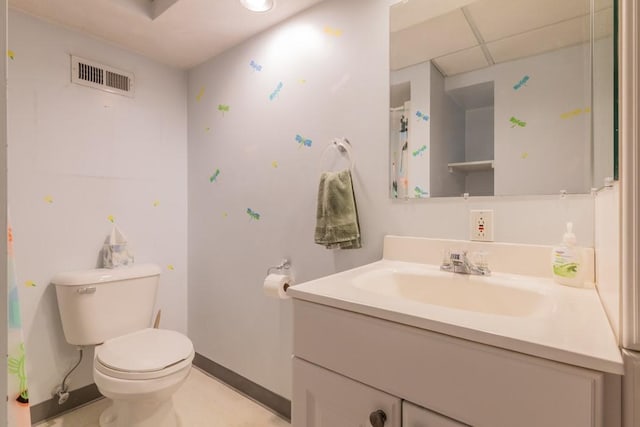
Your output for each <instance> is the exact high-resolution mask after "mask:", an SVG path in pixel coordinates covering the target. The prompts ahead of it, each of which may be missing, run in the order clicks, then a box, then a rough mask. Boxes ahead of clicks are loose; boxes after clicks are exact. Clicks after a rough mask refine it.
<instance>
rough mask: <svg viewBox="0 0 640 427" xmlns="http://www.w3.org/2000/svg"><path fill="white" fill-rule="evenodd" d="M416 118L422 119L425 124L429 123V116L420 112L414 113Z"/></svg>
mask: <svg viewBox="0 0 640 427" xmlns="http://www.w3.org/2000/svg"><path fill="white" fill-rule="evenodd" d="M416 117H418V120H420V119H422V120H424V121H425V122H426V121H429V115H428V114H424V113H423V112H422V111H420V110H418V111H416Z"/></svg>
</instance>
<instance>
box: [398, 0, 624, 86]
mask: <svg viewBox="0 0 640 427" xmlns="http://www.w3.org/2000/svg"><path fill="white" fill-rule="evenodd" d="M589 3H590V1H589V0H428V1H427V0H402V1H400V2H398V3H397V4H395V5H393V6H392V7H391V21H390V28H391V58H390V62H391V69H392V70H398V69H401V68H404V67H407V66H410V65H414V64H419V63H421V62H424V61H427V60H433V62H434V64H435V65H436V66H437V67H438V69H440V71H441V72H442V73H443V74H444V75H446V76H450V75H455V74H459V73H463V72H467V71H472V70H475V69H479V68H484V67H487V66H490V65H492V64H498V63H501V62H505V61H510V60H513V59H518V58H523V57H528V56H532V55H537V54H540V53H543V52H547V51H551V50H556V49H561V48H564V47H568V46H572V45H576V44H579V43H584V42H586V41H588V40H589V38H590V25H591V24H590V22H591V20H590V15H589ZM595 10H596V14H595V20H594V22H595V23H596V25H595V30H594V34H595V37H596V38H601V37H605V36H607V35H610V34H611V33H612V30H613V28H612V23H613V9H612V0H595Z"/></svg>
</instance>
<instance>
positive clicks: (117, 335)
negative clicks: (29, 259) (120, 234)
mask: <svg viewBox="0 0 640 427" xmlns="http://www.w3.org/2000/svg"><path fill="white" fill-rule="evenodd" d="M160 272H161V270H160V267H158V266H157V265H154V264H139V265H132V266H128V267H121V268H114V269H104V268H102V269H93V270H83V271H72V272H66V273H59V274H57V275H56V276H55V277H53V279H52V280H51V282H52V283H53V284H54V285H55V286H56V296H57V299H58V309H59V310H60V318H61V320H62V329H63V330H64V336H65V338H66V340H67V342H68V343H69V344H72V345H76V346H95V357H94V360H93V379H94V381H95V383H96V386H97V387H98V390H99V391H100V393H102V394H103V395H104V396H106V397H107V398H109V399H111V400H112V401H113V404H112V405H111V406H110V407H109V408H108V409H107V410H106V411H104V413H103V414H102V415H101V416H100V426H101V427H178V426H180V419H179V417H178V415H177V414H176V411H175V410H174V407H173V400H172V395H173V393H175V391H176V390H178V388H179V387H180V385H182V383H183V382H184V381H185V380H186V379H187V377H188V376H189V372H190V369H191V362H192V360H193V356H194V351H193V344H192V343H191V341H190V340H189V338H187V337H186V336H184V335H182V334H180V333H178V332H175V331H169V330H164V329H151V328H149V326H150V324H151V318H152V315H153V312H154V307H155V300H156V294H157V290H158V285H159V282H160ZM185 427H186V426H185Z"/></svg>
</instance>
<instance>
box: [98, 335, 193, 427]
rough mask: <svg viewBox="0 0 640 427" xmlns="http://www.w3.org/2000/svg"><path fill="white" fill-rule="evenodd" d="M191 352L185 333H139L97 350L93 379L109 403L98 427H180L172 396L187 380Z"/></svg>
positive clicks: (103, 345)
mask: <svg viewBox="0 0 640 427" xmlns="http://www.w3.org/2000/svg"><path fill="white" fill-rule="evenodd" d="M193 356H194V351H193V345H192V344H191V341H190V340H189V339H188V338H187V337H185V336H184V335H182V334H180V333H178V332H174V331H168V330H162V329H143V330H141V331H137V332H134V333H131V334H127V335H124V336H121V337H116V338H113V339H111V340H108V341H106V342H105V343H103V344H102V345H99V346H96V349H95V357H94V362H93V378H94V381H95V383H96V386H97V387H98V390H99V391H100V393H102V394H103V395H104V396H105V397H107V398H109V399H111V400H112V402H113V403H112V405H111V406H110V407H109V408H107V409H106V410H105V411H104V412H103V413H102V415H101V416H100V427H152V426H153V427H178V426H181V424H180V420H179V418H178V416H177V415H176V412H175V410H174V407H173V400H172V396H173V394H174V393H175V391H176V390H178V388H179V387H180V386H181V385H182V383H184V381H185V380H186V379H187V377H188V375H189V372H190V370H191V362H192V360H193Z"/></svg>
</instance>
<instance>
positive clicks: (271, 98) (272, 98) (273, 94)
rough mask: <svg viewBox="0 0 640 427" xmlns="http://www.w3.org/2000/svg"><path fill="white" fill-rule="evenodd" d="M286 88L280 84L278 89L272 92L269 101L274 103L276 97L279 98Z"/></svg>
mask: <svg viewBox="0 0 640 427" xmlns="http://www.w3.org/2000/svg"><path fill="white" fill-rule="evenodd" d="M283 87H284V84H283V83H282V82H279V83H278V86H276V89H275V90H274V91H273V92H271V95H269V100H270V101H273V100H274V99H275V98H276V96H278V95H279V94H280V91H281V90H282V88H283Z"/></svg>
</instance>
